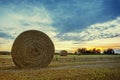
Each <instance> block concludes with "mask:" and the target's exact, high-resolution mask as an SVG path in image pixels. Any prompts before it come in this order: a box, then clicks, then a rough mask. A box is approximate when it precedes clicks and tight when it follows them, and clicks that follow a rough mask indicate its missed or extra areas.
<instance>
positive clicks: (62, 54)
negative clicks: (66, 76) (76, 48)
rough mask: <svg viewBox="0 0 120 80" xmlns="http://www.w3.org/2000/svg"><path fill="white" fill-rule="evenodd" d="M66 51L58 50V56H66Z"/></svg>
mask: <svg viewBox="0 0 120 80" xmlns="http://www.w3.org/2000/svg"><path fill="white" fill-rule="evenodd" d="M67 55H68V52H67V51H66V50H61V51H60V56H67Z"/></svg>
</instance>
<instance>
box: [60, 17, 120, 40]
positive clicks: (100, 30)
mask: <svg viewBox="0 0 120 80" xmlns="http://www.w3.org/2000/svg"><path fill="white" fill-rule="evenodd" d="M119 30H120V17H118V18H117V19H115V20H112V21H107V22H104V23H96V24H93V25H90V26H88V28H86V29H84V30H83V31H79V30H77V31H76V32H69V33H66V34H64V35H61V36H62V39H63V40H75V41H90V40H94V39H105V38H113V37H120V31H119Z"/></svg>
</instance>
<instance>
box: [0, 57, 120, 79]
mask: <svg viewBox="0 0 120 80" xmlns="http://www.w3.org/2000/svg"><path fill="white" fill-rule="evenodd" d="M119 79H120V55H80V56H77V55H68V56H59V55H55V56H54V59H53V60H52V62H51V64H50V65H49V66H48V67H47V68H34V69H31V68H30V69H19V68H17V67H16V66H15V65H14V63H13V62H12V58H11V56H10V55H0V80H119Z"/></svg>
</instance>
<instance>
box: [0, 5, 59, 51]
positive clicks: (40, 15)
mask: <svg viewBox="0 0 120 80" xmlns="http://www.w3.org/2000/svg"><path fill="white" fill-rule="evenodd" d="M27 7H29V9H30V11H29V10H27V9H26V8H23V9H22V11H14V7H11V6H10V7H8V8H5V10H4V9H3V13H4V12H5V14H4V15H2V16H0V32H3V33H6V34H9V35H11V36H13V37H14V39H15V38H16V37H17V36H18V35H19V34H20V33H21V32H23V31H26V30H31V29H34V30H40V31H42V32H45V33H46V34H47V35H48V36H50V38H51V39H52V40H53V41H54V40H55V39H56V38H55V37H54V36H56V35H57V33H58V32H57V31H56V29H55V28H54V27H52V23H53V21H52V19H51V16H50V14H49V12H48V11H47V10H46V9H45V8H44V7H42V6H41V7H39V8H38V7H32V6H30V5H27ZM0 9H1V8H0ZM29 12H31V13H29ZM13 41H14V40H13V39H5V38H4V37H2V36H1V37H0V43H1V44H0V46H1V47H0V50H5V49H6V50H9V51H10V49H11V46H12V43H13Z"/></svg>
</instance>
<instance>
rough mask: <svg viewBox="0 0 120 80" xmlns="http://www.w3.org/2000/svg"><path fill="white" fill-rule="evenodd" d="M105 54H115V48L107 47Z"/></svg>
mask: <svg viewBox="0 0 120 80" xmlns="http://www.w3.org/2000/svg"><path fill="white" fill-rule="evenodd" d="M103 53H104V54H115V51H114V50H113V49H110V48H109V49H107V50H105V51H104V52H103Z"/></svg>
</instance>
